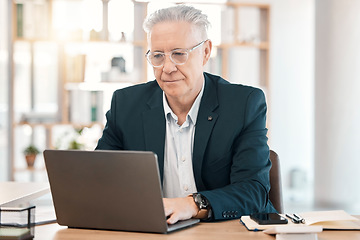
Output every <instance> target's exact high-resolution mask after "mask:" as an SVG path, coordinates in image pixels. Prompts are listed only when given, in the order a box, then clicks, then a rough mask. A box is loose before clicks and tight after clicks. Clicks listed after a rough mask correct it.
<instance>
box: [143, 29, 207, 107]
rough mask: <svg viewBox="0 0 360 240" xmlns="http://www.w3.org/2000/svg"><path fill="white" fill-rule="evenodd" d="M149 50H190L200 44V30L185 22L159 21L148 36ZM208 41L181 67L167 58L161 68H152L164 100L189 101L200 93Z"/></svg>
mask: <svg viewBox="0 0 360 240" xmlns="http://www.w3.org/2000/svg"><path fill="white" fill-rule="evenodd" d="M148 40H149V47H150V51H152V52H155V51H157V52H164V53H168V52H170V51H171V50H174V49H179V48H185V49H191V48H193V47H194V46H196V45H197V44H199V43H200V42H201V41H203V40H206V39H202V38H201V34H200V33H199V31H196V29H195V28H194V27H193V26H192V25H191V24H190V23H187V22H162V23H158V24H156V25H155V26H154V27H153V29H152V31H151V32H150V35H149V38H148ZM210 52H211V42H210V41H206V42H205V43H204V44H203V45H202V46H200V47H199V48H197V49H195V50H194V51H192V52H190V53H189V56H188V59H187V61H186V63H185V64H183V65H175V64H174V63H173V62H172V61H171V60H170V56H169V55H166V57H165V62H164V65H163V66H162V67H154V75H155V78H156V81H157V82H158V84H159V86H160V87H161V89H162V90H163V91H164V92H165V94H166V97H167V98H168V99H169V98H172V99H174V100H179V101H192V100H194V99H195V98H196V96H197V95H198V94H199V92H200V90H201V87H202V84H203V80H204V76H203V66H204V65H205V63H206V62H207V61H208V59H209V57H210Z"/></svg>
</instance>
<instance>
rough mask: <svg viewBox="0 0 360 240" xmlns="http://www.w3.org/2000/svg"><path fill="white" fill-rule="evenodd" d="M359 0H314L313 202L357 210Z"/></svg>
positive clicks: (359, 210)
mask: <svg viewBox="0 0 360 240" xmlns="http://www.w3.org/2000/svg"><path fill="white" fill-rule="evenodd" d="M359 13H360V1H353V0H317V3H316V39H317V40H316V91H315V92H316V101H315V103H316V108H315V109H316V113H315V126H316V131H315V133H316V138H315V149H316V151H315V153H316V154H315V159H316V165H315V166H316V168H315V176H316V179H315V202H316V204H317V205H321V206H326V207H329V208H342V209H346V210H348V211H349V212H350V213H352V214H359V213H360V189H359V183H360V180H359V169H360V144H359V142H360V141H359V136H360V126H359V125H360V94H359V91H360V14H359Z"/></svg>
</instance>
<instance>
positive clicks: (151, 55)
mask: <svg viewBox="0 0 360 240" xmlns="http://www.w3.org/2000/svg"><path fill="white" fill-rule="evenodd" d="M206 41H207V40H204V41H202V42H201V43H199V44H197V45H196V46H195V47H193V48H191V49H186V48H180V49H174V50H172V51H170V52H168V53H164V52H150V50H149V51H147V53H146V54H145V57H146V59H147V61H148V62H149V63H150V64H151V65H152V66H153V67H162V66H163V65H164V63H165V56H166V55H169V56H170V60H171V61H172V62H173V63H174V64H175V65H183V64H185V63H186V61H187V60H188V58H189V53H191V52H192V51H194V50H195V49H197V48H198V47H200V46H201V45H203V44H204V42H206Z"/></svg>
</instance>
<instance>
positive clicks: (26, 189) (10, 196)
mask: <svg viewBox="0 0 360 240" xmlns="http://www.w3.org/2000/svg"><path fill="white" fill-rule="evenodd" d="M49 192H50V186H49V184H48V183H23V182H0V206H8V205H12V206H15V205H17V204H21V203H25V202H28V201H30V200H33V199H36V198H38V197H40V196H42V195H44V194H46V193H49Z"/></svg>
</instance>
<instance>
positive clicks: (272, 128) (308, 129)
mask: <svg viewBox="0 0 360 240" xmlns="http://www.w3.org/2000/svg"><path fill="white" fill-rule="evenodd" d="M237 2H249V1H246V0H244V1H237ZM250 2H254V3H268V4H270V5H271V23H270V31H271V32H270V35H271V36H270V37H271V39H270V41H271V43H270V95H269V99H268V105H269V111H268V112H269V114H268V115H269V117H270V125H269V145H270V148H271V149H273V150H275V151H276V152H277V153H278V154H279V156H280V160H281V170H282V178H283V188H284V189H283V195H284V203H285V210H287V209H289V210H290V209H293V208H296V207H299V206H300V207H301V208H302V209H303V208H304V207H308V206H310V205H311V203H312V200H313V195H312V193H313V191H312V190H313V188H312V183H313V168H314V157H313V155H314V147H313V146H314V41H315V40H314V24H315V22H314V21H315V16H314V7H315V2H314V0H291V1H290V0H262V1H261V0H252V1H250Z"/></svg>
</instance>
